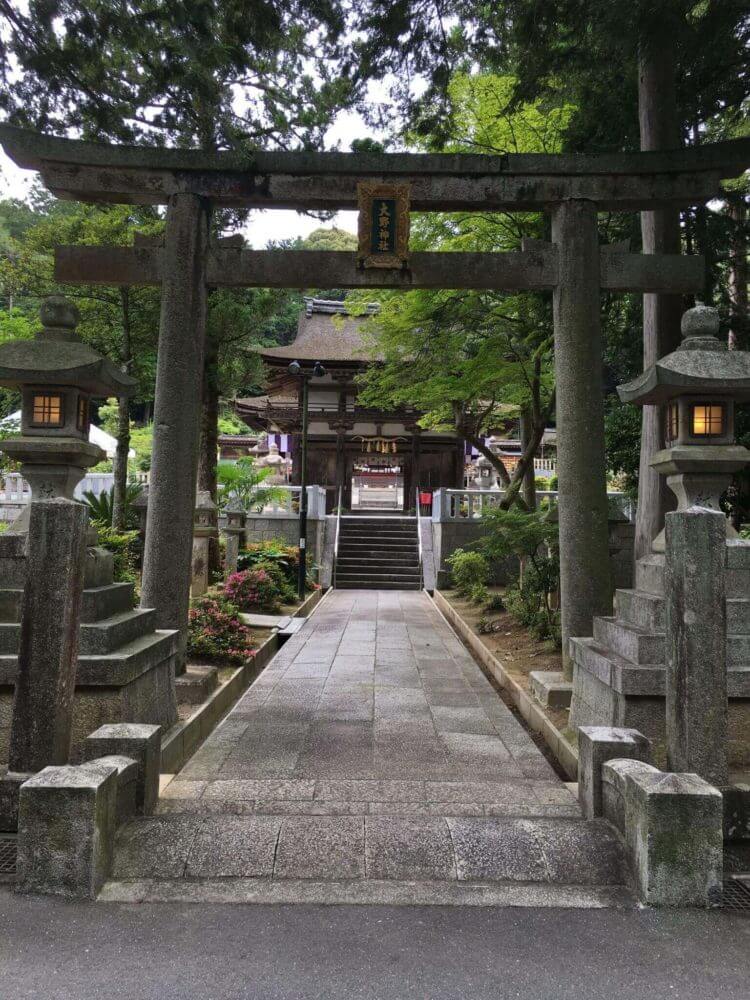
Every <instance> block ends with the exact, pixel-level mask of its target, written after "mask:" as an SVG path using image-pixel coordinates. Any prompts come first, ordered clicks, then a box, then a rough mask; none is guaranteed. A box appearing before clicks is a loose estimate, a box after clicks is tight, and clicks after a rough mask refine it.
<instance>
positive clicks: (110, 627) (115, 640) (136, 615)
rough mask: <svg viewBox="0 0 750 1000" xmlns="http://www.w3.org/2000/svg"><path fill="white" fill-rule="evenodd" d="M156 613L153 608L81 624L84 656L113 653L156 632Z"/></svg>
mask: <svg viewBox="0 0 750 1000" xmlns="http://www.w3.org/2000/svg"><path fill="white" fill-rule="evenodd" d="M155 625H156V612H155V611H154V610H153V609H151V608H132V609H131V610H129V611H120V612H118V613H117V614H115V615H111V616H110V617H109V618H104V619H102V620H101V621H97V622H86V623H85V624H84V623H82V624H81V639H80V651H81V654H82V655H88V654H92V655H93V654H96V653H111V652H114V651H115V650H116V649H118V648H119V647H120V646H124V645H125V644H126V643H128V642H132V640H133V639H138V638H140V636H143V635H146V634H147V633H149V632H153V631H154V627H155Z"/></svg>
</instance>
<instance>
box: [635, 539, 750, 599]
mask: <svg viewBox="0 0 750 1000" xmlns="http://www.w3.org/2000/svg"><path fill="white" fill-rule="evenodd" d="M635 589H636V590H643V591H646V593H649V594H656V595H658V596H663V595H664V556H663V555H654V554H651V555H649V556H644V558H643V559H639V560H638V561H637V563H636V564H635ZM748 592H750V542H747V541H745V540H744V539H741V538H731V539H729V541H728V542H727V597H728V598H737V599H741V598H743V597H746V596H747V594H748Z"/></svg>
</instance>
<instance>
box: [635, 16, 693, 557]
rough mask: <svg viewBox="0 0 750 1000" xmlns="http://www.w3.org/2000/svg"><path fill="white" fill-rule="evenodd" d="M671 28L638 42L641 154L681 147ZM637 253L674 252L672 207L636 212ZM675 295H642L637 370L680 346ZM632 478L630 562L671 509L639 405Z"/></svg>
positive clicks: (658, 441)
mask: <svg viewBox="0 0 750 1000" xmlns="http://www.w3.org/2000/svg"><path fill="white" fill-rule="evenodd" d="M675 34H676V32H675V29H674V25H673V24H672V22H671V21H669V20H667V19H665V20H664V22H663V23H662V24H661V26H660V27H659V28H657V29H655V30H653V31H652V33H651V35H650V37H649V38H647V39H643V40H642V42H641V47H640V51H639V71H638V114H639V121H640V131H641V149H642V150H654V149H677V148H678V147H679V146H680V145H681V138H680V121H679V115H678V111H677V96H676V90H675V84H676V50H675ZM641 233H642V236H643V252H644V253H647V254H651V253H671V254H674V253H679V252H680V214H679V211H678V210H677V209H675V208H671V207H670V208H660V209H656V210H655V211H652V212H643V213H641ZM681 311H682V300H681V298H680V296H679V295H663V294H654V293H647V294H646V295H644V296H643V365H644V368H646V367H648V366H649V365H652V364H653V363H654V362H655V361H656V360H657V359H658V358H660V357H663V355H665V354H668V353H669V352H670V351H673V350H675V348H677V347H678V346H679V343H680V314H681ZM641 427H642V431H641V455H640V468H639V477H638V515H637V519H636V534H635V558H636V559H640V558H641V557H642V556H645V555H647V554H648V553H649V552H650V551H651V542H652V540H653V539H654V538H655V537H656V535H657V534H658V533H659V532H660V531H661V529H662V527H663V526H664V515H665V513H666V512H667V510H670V509H671V508H672V507H673V506H674V503H673V500H672V497H671V493H670V492H669V490H668V489H667V484H666V480H665V479H664V477H663V476H660V475H658V473H656V472H655V471H654V470H653V469H652V468H651V465H650V461H651V458H652V457H653V455H654V454H655V453H656V452H657V451H659V450H660V449H661V448H662V447H663V446H664V433H663V430H664V416H663V408H662V407H659V406H644V408H643V418H642V424H641Z"/></svg>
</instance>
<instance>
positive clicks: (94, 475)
mask: <svg viewBox="0 0 750 1000" xmlns="http://www.w3.org/2000/svg"><path fill="white" fill-rule="evenodd" d="M114 481H115V477H114V475H113V473H111V472H89V473H88V474H87V475H85V476H84V477H83V479H82V480H81V482H80V483H79V484H78V486H76V489H75V496H76V497H77V498H78V499H79V500H80V499H81V498H82V497H83V494H84V493H85V492H87V491H88V490H91V492H92V493H94V494H95V495H96V496H99V494H100V493H109V491H110V490H111V489H112V484H113V483H114ZM30 500H31V487H30V486H29V484H28V483H27V482H26V480H25V479H24V478H23V476H21V475H20V474H19V473H17V472H10V473H8V474H7V475H5V476H4V477H3V478H2V479H0V503H3V504H26V503H29V501H30Z"/></svg>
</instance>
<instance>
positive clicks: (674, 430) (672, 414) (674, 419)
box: [667, 402, 680, 441]
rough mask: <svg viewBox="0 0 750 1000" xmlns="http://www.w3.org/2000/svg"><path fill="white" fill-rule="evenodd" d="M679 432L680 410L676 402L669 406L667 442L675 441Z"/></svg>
mask: <svg viewBox="0 0 750 1000" xmlns="http://www.w3.org/2000/svg"><path fill="white" fill-rule="evenodd" d="M679 430H680V410H679V405H678V404H677V402H672V403H670V404H669V413H668V416H667V440H668V441H676V440H677V435H678V433H679Z"/></svg>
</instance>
